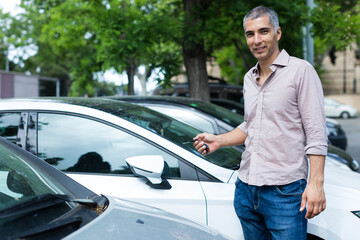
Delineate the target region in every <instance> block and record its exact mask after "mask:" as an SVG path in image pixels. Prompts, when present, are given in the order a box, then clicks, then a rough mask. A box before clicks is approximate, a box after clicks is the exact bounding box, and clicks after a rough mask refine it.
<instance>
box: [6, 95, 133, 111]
mask: <svg viewBox="0 0 360 240" xmlns="http://www.w3.org/2000/svg"><path fill="white" fill-rule="evenodd" d="M1 102H5V103H6V102H18V103H29V102H33V103H36V102H48V103H62V104H69V105H78V106H83V107H90V108H94V109H98V110H102V111H106V112H109V113H113V112H118V111H123V110H126V109H130V108H134V107H138V106H137V105H134V104H131V103H129V102H124V101H113V100H109V99H105V98H104V99H101V98H83V97H37V98H11V99H1Z"/></svg>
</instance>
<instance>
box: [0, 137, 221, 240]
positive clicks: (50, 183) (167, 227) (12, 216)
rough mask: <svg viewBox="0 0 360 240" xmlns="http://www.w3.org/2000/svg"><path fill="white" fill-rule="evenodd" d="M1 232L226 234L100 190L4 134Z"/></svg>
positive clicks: (0, 145) (25, 235) (5, 235)
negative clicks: (96, 190)
mask: <svg viewBox="0 0 360 240" xmlns="http://www.w3.org/2000/svg"><path fill="white" fill-rule="evenodd" d="M0 231H1V237H0V238H1V239H63V238H65V239H76V240H78V239H84V240H85V239H86V240H88V239H104V238H105V239H179V238H178V236H184V237H188V236H189V237H190V238H191V239H204V240H205V239H225V238H224V237H223V236H221V235H220V234H219V233H217V232H216V231H214V230H211V229H208V228H207V227H204V226H202V225H199V224H196V223H194V222H191V221H188V220H185V219H184V218H181V217H178V216H175V215H173V214H170V213H166V212H164V211H163V210H160V209H157V208H152V207H148V206H145V205H142V204H137V203H134V202H130V201H126V200H121V199H118V198H113V197H110V196H104V195H98V194H95V193H94V192H92V191H90V190H89V189H87V188H85V187H84V186H82V185H80V184H79V183H77V182H76V181H74V180H73V179H71V178H70V177H68V176H66V175H65V174H64V173H62V172H60V171H59V170H57V169H55V168H54V167H52V166H50V165H49V164H48V163H46V162H45V161H42V160H41V159H39V158H37V157H35V156H34V155H33V154H30V153H29V152H27V151H25V150H23V149H21V148H20V147H18V146H16V145H15V144H12V143H11V142H9V141H7V140H5V139H3V138H1V137H0ZM182 239H184V238H182Z"/></svg>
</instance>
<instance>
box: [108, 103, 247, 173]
mask: <svg viewBox="0 0 360 240" xmlns="http://www.w3.org/2000/svg"><path fill="white" fill-rule="evenodd" d="M113 114H115V115H118V116H119V117H121V118H124V119H126V120H128V121H131V122H133V123H135V124H137V125H140V126H142V127H144V128H146V129H149V130H150V131H153V132H155V133H156V134H158V135H161V136H162V137H164V138H166V139H168V140H170V141H171V142H173V143H175V144H177V145H179V146H181V147H183V148H185V149H186V150H188V151H190V152H193V153H195V154H197V155H199V156H201V157H203V156H202V155H201V154H199V153H198V152H197V151H196V150H195V149H194V147H193V145H192V143H186V142H188V141H190V140H192V139H193V138H194V137H195V136H196V135H197V134H199V133H201V131H200V130H198V129H196V128H193V127H191V126H189V125H186V124H184V123H182V122H180V121H177V120H175V119H172V118H170V117H168V116H166V115H163V114H161V113H158V112H156V111H153V110H151V109H148V108H145V107H141V106H138V105H136V106H135V105H134V107H133V108H128V109H126V110H124V111H119V112H116V113H113ZM241 154H242V150H241V149H239V148H234V147H228V148H221V149H219V150H217V151H216V152H214V153H212V154H209V155H207V156H206V157H205V159H207V160H208V161H209V162H212V163H214V164H216V165H218V166H221V167H224V168H228V169H237V168H238V167H239V166H240V165H239V164H240V161H241Z"/></svg>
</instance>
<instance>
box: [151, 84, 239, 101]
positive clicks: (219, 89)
mask: <svg viewBox="0 0 360 240" xmlns="http://www.w3.org/2000/svg"><path fill="white" fill-rule="evenodd" d="M209 91H210V97H211V98H214V99H228V100H233V101H241V100H242V99H243V87H242V86H240V85H231V84H227V83H226V82H225V81H222V80H219V79H212V81H210V82H209ZM153 94H154V95H165V96H177V97H189V96H190V94H189V85H188V84H187V83H183V84H174V85H172V86H171V87H168V88H166V89H164V88H163V87H162V86H158V87H156V88H155V89H154V91H153Z"/></svg>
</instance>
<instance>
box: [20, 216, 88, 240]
mask: <svg viewBox="0 0 360 240" xmlns="http://www.w3.org/2000/svg"><path fill="white" fill-rule="evenodd" d="M81 223H82V218H81V217H79V216H75V217H69V218H64V219H59V220H56V221H54V222H50V223H48V224H45V225H42V226H39V227H35V228H33V229H30V230H29V231H25V232H22V233H20V234H19V236H17V237H16V239H29V238H36V237H39V236H41V235H46V234H51V233H52V232H57V233H58V234H59V235H60V236H61V234H60V232H61V231H64V233H63V235H64V236H62V237H65V236H66V235H68V234H70V233H71V232H73V231H75V230H77V229H79V228H80V225H81Z"/></svg>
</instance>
